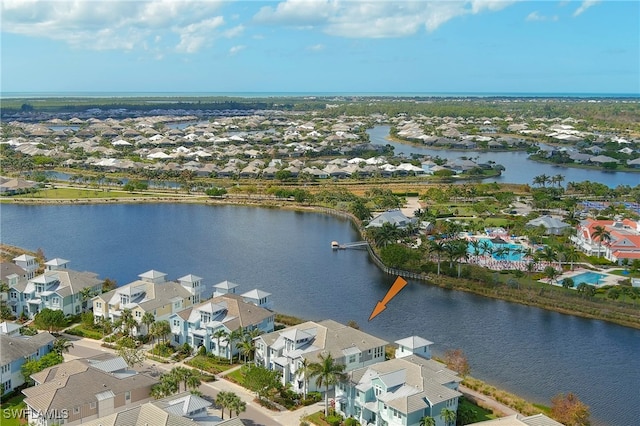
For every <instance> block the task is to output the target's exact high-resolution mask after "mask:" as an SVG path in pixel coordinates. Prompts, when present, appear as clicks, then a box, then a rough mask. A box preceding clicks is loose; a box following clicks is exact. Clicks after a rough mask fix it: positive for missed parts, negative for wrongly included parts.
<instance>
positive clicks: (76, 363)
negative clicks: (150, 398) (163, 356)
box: [22, 359, 158, 412]
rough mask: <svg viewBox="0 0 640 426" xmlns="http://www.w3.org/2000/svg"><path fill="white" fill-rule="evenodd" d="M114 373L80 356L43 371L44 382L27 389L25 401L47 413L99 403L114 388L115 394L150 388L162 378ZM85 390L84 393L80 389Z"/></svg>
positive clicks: (24, 391)
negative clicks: (103, 395)
mask: <svg viewBox="0 0 640 426" xmlns="http://www.w3.org/2000/svg"><path fill="white" fill-rule="evenodd" d="M127 373H128V374H113V373H109V372H107V371H104V370H101V369H99V368H96V367H95V366H93V365H91V362H90V361H89V360H87V359H76V360H72V361H69V362H66V363H63V364H59V365H56V366H53V367H49V368H47V369H45V370H43V371H42V372H41V373H38V374H39V375H41V377H42V376H44V377H45V381H44V382H41V384H40V385H38V386H34V387H30V388H27V389H24V390H23V391H22V393H23V394H25V396H26V398H25V400H24V401H25V403H26V404H27V405H29V406H30V407H32V408H34V409H36V410H39V411H41V412H45V411H47V410H63V409H70V408H71V407H74V406H78V405H84V404H87V403H90V402H97V401H98V395H102V394H103V393H104V392H107V391H111V392H113V394H115V395H119V394H122V393H124V392H125V391H133V390H136V389H140V388H145V387H150V386H151V385H153V384H155V383H157V382H158V381H157V380H156V379H154V378H152V377H149V376H147V375H144V374H137V373H136V372H135V371H127ZM79 389H81V390H82V392H78V390H79Z"/></svg>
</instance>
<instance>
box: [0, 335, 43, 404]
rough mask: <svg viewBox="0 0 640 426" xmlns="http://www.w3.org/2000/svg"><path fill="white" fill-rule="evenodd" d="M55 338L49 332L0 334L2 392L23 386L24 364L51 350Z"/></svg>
mask: <svg viewBox="0 0 640 426" xmlns="http://www.w3.org/2000/svg"><path fill="white" fill-rule="evenodd" d="M54 340H55V338H54V337H53V336H52V335H51V334H50V333H48V332H46V331H45V332H42V333H38V334H36V335H34V336H21V335H9V334H4V333H2V334H0V383H1V384H2V394H3V395H4V394H5V393H7V392H11V391H12V390H14V389H16V388H18V387H20V386H22V385H23V384H24V376H23V375H22V365H23V364H24V363H25V362H27V361H31V360H38V359H40V358H42V357H43V356H44V355H46V354H48V353H49V352H51V349H52V348H53V342H54Z"/></svg>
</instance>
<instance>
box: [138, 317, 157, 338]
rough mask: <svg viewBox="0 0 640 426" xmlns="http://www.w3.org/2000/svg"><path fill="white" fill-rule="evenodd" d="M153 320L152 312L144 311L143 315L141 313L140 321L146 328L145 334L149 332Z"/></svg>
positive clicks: (154, 320) (154, 319) (154, 318)
mask: <svg viewBox="0 0 640 426" xmlns="http://www.w3.org/2000/svg"><path fill="white" fill-rule="evenodd" d="M155 322H156V317H155V315H153V312H145V313H144V315H142V318H140V323H141V324H144V326H145V328H146V334H149V332H150V331H151V326H152V325H153V323H155Z"/></svg>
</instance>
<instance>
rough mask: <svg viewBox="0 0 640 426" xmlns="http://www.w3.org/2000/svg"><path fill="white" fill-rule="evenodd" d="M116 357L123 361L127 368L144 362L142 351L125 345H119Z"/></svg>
mask: <svg viewBox="0 0 640 426" xmlns="http://www.w3.org/2000/svg"><path fill="white" fill-rule="evenodd" d="M117 353H118V356H120V357H122V359H124V362H126V363H127V365H128V366H129V367H134V366H136V365H142V363H143V362H144V360H145V356H144V351H143V350H142V349H138V348H130V347H128V346H126V345H120V347H119V348H118V350H117Z"/></svg>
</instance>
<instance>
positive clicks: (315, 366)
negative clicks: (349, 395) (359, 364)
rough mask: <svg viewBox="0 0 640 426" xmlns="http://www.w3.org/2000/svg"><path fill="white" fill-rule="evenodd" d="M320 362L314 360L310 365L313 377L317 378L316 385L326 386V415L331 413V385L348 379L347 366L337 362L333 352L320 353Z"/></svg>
mask: <svg viewBox="0 0 640 426" xmlns="http://www.w3.org/2000/svg"><path fill="white" fill-rule="evenodd" d="M318 358H320V362H314V363H311V364H310V365H309V369H310V370H311V375H310V376H311V377H315V378H316V386H318V387H322V386H323V385H324V387H325V393H324V415H325V416H328V415H329V386H333V385H335V384H336V383H338V382H342V381H344V380H346V379H347V376H346V375H345V373H344V369H345V366H344V365H342V364H336V362H335V361H334V359H333V357H332V356H331V354H327V355H326V356H325V355H320V356H319V357H318Z"/></svg>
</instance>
